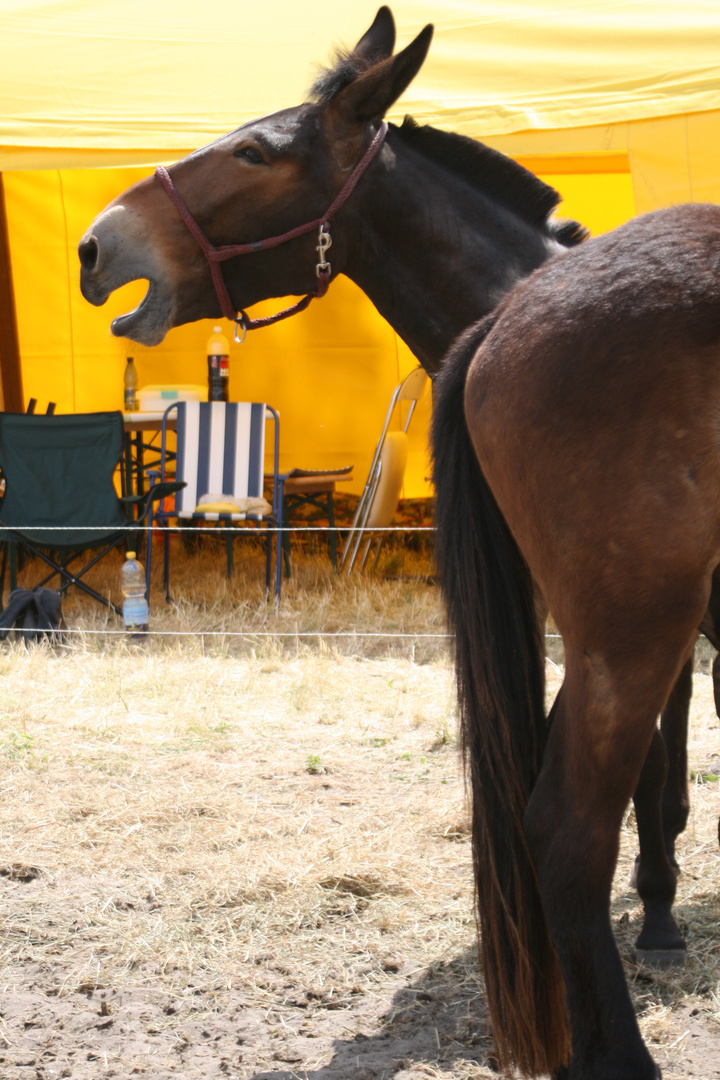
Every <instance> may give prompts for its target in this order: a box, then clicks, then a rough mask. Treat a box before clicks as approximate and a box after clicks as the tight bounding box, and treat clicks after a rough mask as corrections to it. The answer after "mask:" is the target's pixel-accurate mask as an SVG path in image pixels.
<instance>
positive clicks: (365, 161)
mask: <svg viewBox="0 0 720 1080" xmlns="http://www.w3.org/2000/svg"><path fill="white" fill-rule="evenodd" d="M387 131H388V125H387V124H386V122H385V121H384V120H383V122H382V123H381V124H380V127H379V128H378V130H377V132H376V134H375V136H374V138H373V140H372V142H371V143H370V145H369V146H368V148H367V150H366V151H365V153H364V154H363V156H362V157H361V158H360V160H359V161H358V163H357V165H356V166H355V168H354V169H353V171H352V172H351V173H350V176H349V177H348V178H347V180H346V181H345V183H344V184H343V186H342V188H341V189H340V191H339V192H338V194H337V196H336V197H335V199H334V200H333V202H332V203H331V204H330V206H329V208H328V210H327V213H325V214H324V215H323V216H322V217H320V218H317V219H316V220H315V221H308V222H307V223H306V224H305V225H298V226H297V227H296V228H294V229H290V230H289V231H288V232H285V233H282V235H280V236H271V237H268V238H267V239H266V240H255V241H253V242H252V243H251V244H226V245H223V246H222V247H214V246H213V245H212V244H211V243H210V241H209V240H208V238H207V237H206V235H205V233H204V232H203V231H202V229H201V228H200V226H199V225H198V223H197V221H196V220H195V218H194V217H193V216H192V214H191V213H190V211H189V210H188V208H187V206H186V205H185V203H184V201H183V199H182V197H181V196H180V194H179V193H178V190H177V188H176V187H175V185H174V184H173V182H172V180H171V179H170V174H169V173H168V171H167V169H165V168H164V167H163V166H162V165H158V167H157V168H156V169H155V175H156V176H157V178H158V180H159V181H160V183H161V184H162V186H163V187H164V188H165V191H166V192H167V193H168V195H169V196H170V199H171V200H172V202H173V205H174V206H175V209H176V210H177V212H178V213H179V215H180V217H181V218H182V219H183V221H184V222H185V224H186V225H187V227H188V229H189V231H190V233H191V234H192V236H193V237H194V238H195V240H196V241H197V243H198V245H199V246H200V250H201V251H202V253H203V255H204V256H205V258H206V260H207V263H208V265H209V267H210V272H211V274H212V279H213V284H214V286H215V292H216V293H217V298H218V300H219V301H220V309H221V311H222V313H223V315H224V316H225V318H226V319H230V321H231V322H234V323H235V340H236V341H237V342H238V343H240V342H242V341H244V340H245V333H246V331H248V330H257V329H258V327H260V326H270V325H271V324H272V323H276V322H279V321H280V320H281V319H287V318H288V317H289V316H290V315H296V314H297V313H298V312H299V311H304V310H305V308H306V307H307V306H308V304H309V303H310V301H311V300H313V299H315V297H320V296H324V295H325V293H326V292H327V291H328V286H329V285H330V277H331V274H332V267H331V265H330V263H329V262H328V261H327V259H326V258H325V253H326V251H327V249H328V248H329V247H330V245H331V244H332V237H331V235H330V227H329V226H330V222H331V221H332V220H333V218H334V217H335V215H336V214H337V212H338V210H339V209H340V208H341V207H342V206H344V204H345V203H346V201H347V199H348V198H349V196H350V195H351V193H352V192H353V191H354V189H355V186H356V184H357V182H358V180H359V179H360V177H361V176H362V175H363V173H364V172H365V170H366V169H367V168H368V166H369V165H370V163H371V162H372V161H373V160H374V159H375V157H376V156H377V154H378V153H379V152H380V149H381V148H382V145H383V143H384V142H385V136H386V135H387ZM313 229H317V230H318V243H317V247H316V249H315V250H316V251H317V253H318V261H317V265H316V267H315V273H316V274H317V278H318V287H317V289H316V290H315V292H313V293H308V294H307V296H304V297H303V298H302V300H298V302H297V303H296V304H293V305H292V307H289V308H285V309H284V310H283V311H279V312H278V313H277V314H276V315H268V316H267V317H266V318H264V319H251V318H250V317H249V315H248V314H247V313H246V312H245V311H242V310H240V311H239V312H236V311H235V308H234V307H233V302H232V300H231V299H230V294H229V292H228V290H227V285H226V284H225V279H224V278H223V274H222V267H221V266H220V263H222V262H224V261H225V260H226V259H232V258H234V256H235V255H249V254H251V253H252V252H253V251H264V250H266V249H267V248H274V247H278V246H279V245H280V244H285V243H287V242H288V240H294V239H295V237H296V236H304V235H305V233H309V232H312V230H313ZM239 326H240V327H242V332H243V333H242V337H241V338H239V337H238V327H239Z"/></svg>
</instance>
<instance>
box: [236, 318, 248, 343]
mask: <svg viewBox="0 0 720 1080" xmlns="http://www.w3.org/2000/svg"><path fill="white" fill-rule="evenodd" d="M238 326H242V337H238ZM246 334H247V326H246V325H245V312H244V311H241V312H240V314H239V315H238V317H237V319H235V343H236V344H237V345H242V343H243V341H244V340H245V335H246Z"/></svg>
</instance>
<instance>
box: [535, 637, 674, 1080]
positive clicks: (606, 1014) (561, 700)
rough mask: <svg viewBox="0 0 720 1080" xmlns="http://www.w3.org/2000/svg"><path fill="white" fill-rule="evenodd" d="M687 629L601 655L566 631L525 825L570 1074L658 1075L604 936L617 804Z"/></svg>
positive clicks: (635, 777)
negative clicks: (562, 666) (553, 961)
mask: <svg viewBox="0 0 720 1080" xmlns="http://www.w3.org/2000/svg"><path fill="white" fill-rule="evenodd" d="M690 625H692V623H690ZM683 633H684V634H685V640H683V639H682V635H683ZM689 636H690V631H689V630H688V629H686V630H685V631H683V630H682V628H681V627H680V628H678V627H673V628H671V630H669V631H668V632H667V633H666V635H665V642H664V648H658V644H657V639H656V641H655V646H654V649H652V650H651V649H650V647H649V646H648V644H647V642H648V639H650V638H651V635H649V634H646V635H643V633H642V632H641V630H640V628H638V634H637V635H636V640H638V641H640V642H641V646H640V647H639V648H638V649H637V650H635V651H634V652H633V653H629V654H627V655H622V654H620V655H618V654H617V653H616V654H615V655H612V654H611V653H608V652H605V654H604V655H603V656H602V657H601V656H600V654H599V653H598V652H594V651H591V650H589V649H587V648H585V647H584V646H583V645H581V644H579V643H578V644H574V643H573V642H572V641H568V637H567V636H566V639H565V644H566V675H565V681H564V682H563V685H562V688H561V690H560V693H559V695H558V699H557V701H556V704H555V707H554V712H553V723H552V727H551V730H550V734H549V738H548V744H547V748H546V754H545V759H544V763H543V767H542V770H541V773H540V776H539V778H538V782H537V784H536V786H535V788H534V790H533V793H532V796H531V798H530V802H529V804H528V807H527V811H526V815H525V823H526V833H527V836H528V840H529V844H530V850H531V852H532V856H533V860H534V863H535V866H536V869H537V873H538V880H539V884H540V891H541V895H542V899H543V906H544V910H545V915H546V917H547V920H548V923H549V926H550V931H551V935H552V938H553V941H554V943H555V946H556V948H557V951H558V956H559V960H560V965H561V968H562V972H563V977H564V980H565V987H566V991H567V1003H568V1013H569V1017H570V1025H571V1031H572V1047H573V1056H572V1060H571V1063H570V1066H569V1070H568V1073H567V1076H568V1078H569V1080H609V1078H612V1080H656V1078H657V1077H658V1076H659V1072H658V1070H657V1067H656V1065H655V1063H654V1062H653V1060H652V1058H651V1056H650V1054H649V1052H648V1050H647V1049H646V1047H645V1045H644V1043H643V1041H642V1038H641V1036H640V1032H639V1029H638V1026H637V1022H636V1019H635V1014H634V1010H633V1006H632V1002H631V999H630V995H629V992H628V989H627V985H626V982H625V977H624V974H623V968H622V963H621V960H620V956H619V953H618V950H617V946H616V944H615V941H614V938H613V933H612V927H611V921H610V893H611V886H612V880H613V874H614V871H615V865H616V860H617V854H618V848H619V835H620V827H621V823H622V818H623V814H624V812H625V809H626V806H627V804H628V802H629V800H630V798H631V797H632V795H633V792H634V791H635V789H636V787H637V785H638V781H639V778H640V774H641V771H642V769H643V764H644V762H645V760H646V758H647V757H648V753H649V751H650V748H651V744H652V743H653V740H654V738H655V736H654V732H655V730H656V717H657V714H658V712H659V710H660V707H661V705H662V702H663V698H664V697H665V696H666V695H667V692H668V689H669V687H668V686H667V685H665V686H664V687H663V680H667V679H668V676H667V672H668V671H670V672H671V676H670V677H672V673H673V671H674V670H676V665H677V664H678V658H679V657H681V656H682V655H683V653H684V651H685V648H686V647H687V638H688V637H689ZM643 637H645V640H644V641H643ZM638 673H640V677H638ZM656 746H657V744H656ZM658 833H659V829H658Z"/></svg>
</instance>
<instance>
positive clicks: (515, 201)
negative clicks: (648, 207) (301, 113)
mask: <svg viewBox="0 0 720 1080" xmlns="http://www.w3.org/2000/svg"><path fill="white" fill-rule="evenodd" d="M392 127H393V129H394V130H395V131H396V132H397V134H398V135H399V136H400V138H401V139H402V140H403V142H405V143H407V145H408V146H412V147H413V149H415V150H417V151H418V152H419V153H421V154H424V155H425V157H429V158H432V160H433V161H436V162H437V163H438V164H439V165H444V166H445V168H447V169H450V170H451V171H452V172H454V173H456V174H457V175H458V176H462V177H463V179H465V180H467V181H468V183H470V184H472V185H473V187H477V188H479V189H480V190H481V191H483V192H484V193H485V194H486V195H488V196H490V198H492V199H495V200H496V201H497V202H499V203H501V204H502V205H503V206H505V207H506V208H507V209H508V210H512V211H513V213H515V214H517V215H518V216H519V217H521V218H523V220H524V221H527V222H529V223H530V224H531V225H536V226H538V227H539V228H542V229H543V230H544V231H545V232H547V233H548V234H549V235H551V236H552V237H553V238H554V239H555V240H557V241H558V242H559V243H561V244H563V245H564V246H565V247H573V246H574V245H575V244H579V243H581V241H582V240H584V239H585V237H586V236H587V230H586V229H585V228H584V227H583V226H582V225H580V224H578V222H577V221H557V222H555V221H548V217H549V215H550V214H551V213H552V212H553V210H555V208H556V207H557V206H558V204H559V203H560V201H561V196H560V195H559V194H558V193H557V191H555V189H554V188H551V187H550V186H549V184H545V183H543V181H542V180H540V179H539V178H538V177H537V176H535V174H534V173H531V172H530V170H529V169H526V168H524V167H523V166H522V165H519V164H518V163H517V161H513V159H512V158H509V157H506V155H505V154H501V153H500V152H499V151H498V150H493V149H491V147H489V146H485V145H484V144H483V143H481V142H477V141H476V140H475V139H470V138H468V137H467V136H466V135H458V134H456V133H454V132H451V131H441V130H440V129H439V128H434V127H430V125H429V124H424V125H423V126H422V127H421V126H420V125H419V124H417V123H416V121H415V120H413V118H412V117H411V116H406V117H405V119H404V120H403V122H402V125H401V126H400V127H396V126H395V125H394V124H393V125H392Z"/></svg>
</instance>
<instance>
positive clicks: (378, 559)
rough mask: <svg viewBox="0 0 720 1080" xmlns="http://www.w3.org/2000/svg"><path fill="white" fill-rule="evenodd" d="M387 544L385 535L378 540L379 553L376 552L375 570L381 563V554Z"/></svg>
mask: <svg viewBox="0 0 720 1080" xmlns="http://www.w3.org/2000/svg"><path fill="white" fill-rule="evenodd" d="M384 543H385V533H383V534H382V536H381V537H380V538H379V540H378V546H377V551H376V552H375V562H374V563H373V570H377V567H378V562H379V561H380V552H381V551H382V548H383V544H384Z"/></svg>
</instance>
